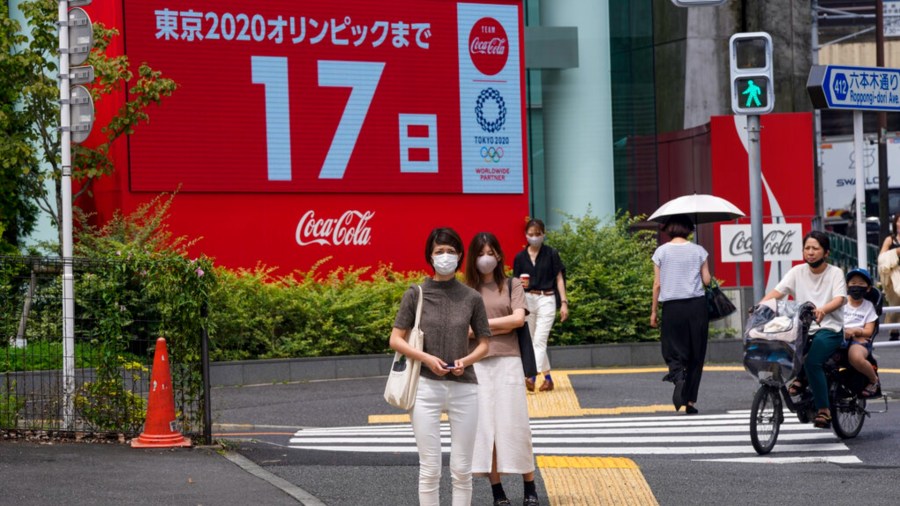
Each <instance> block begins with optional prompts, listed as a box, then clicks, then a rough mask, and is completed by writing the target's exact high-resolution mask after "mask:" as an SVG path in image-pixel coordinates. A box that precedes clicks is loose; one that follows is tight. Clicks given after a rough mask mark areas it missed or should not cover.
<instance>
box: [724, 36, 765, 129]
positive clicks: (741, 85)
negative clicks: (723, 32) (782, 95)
mask: <svg viewBox="0 0 900 506" xmlns="http://www.w3.org/2000/svg"><path fill="white" fill-rule="evenodd" d="M728 49H729V56H730V60H731V109H732V111H734V113H735V114H753V115H756V114H765V113H768V112H772V109H773V108H774V106H775V93H774V90H773V87H772V68H773V64H772V38H771V37H770V36H769V34H768V33H765V32H750V33H736V34H734V35H732V36H731V39H730V40H729V41H728Z"/></svg>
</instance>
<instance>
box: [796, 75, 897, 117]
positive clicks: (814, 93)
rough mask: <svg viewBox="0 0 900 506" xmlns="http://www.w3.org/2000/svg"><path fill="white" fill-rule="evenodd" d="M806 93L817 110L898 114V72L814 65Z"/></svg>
mask: <svg viewBox="0 0 900 506" xmlns="http://www.w3.org/2000/svg"><path fill="white" fill-rule="evenodd" d="M806 90H807V91H808V92H809V97H810V99H812V103H813V106H814V107H815V108H816V109H850V110H865V111H887V112H900V69H888V68H882V67H844V66H840V65H814V66H813V67H812V69H811V70H810V71H809V79H808V80H807V82H806Z"/></svg>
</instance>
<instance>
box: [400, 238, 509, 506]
mask: <svg viewBox="0 0 900 506" xmlns="http://www.w3.org/2000/svg"><path fill="white" fill-rule="evenodd" d="M464 256H465V255H464V251H463V243H462V239H460V237H459V234H457V233H456V232H455V231H454V230H453V229H450V228H436V229H434V230H432V231H431V234H430V235H429V236H428V240H427V241H426V242H425V262H426V263H428V265H429V266H431V268H433V269H434V277H432V278H426V279H425V282H424V283H422V316H421V320H420V322H419V327H420V328H421V329H422V332H423V333H424V336H425V338H424V342H425V346H424V349H423V350H421V351H420V350H417V349H415V348H413V347H412V346H410V345H409V343H408V342H407V335H408V334H409V330H410V329H412V327H413V325H415V320H416V303H417V301H418V297H419V293H418V290H417V288H416V287H414V286H413V287H410V289H409V290H407V291H406V293H404V294H403V300H402V301H401V303H400V310H399V311H398V312H397V317H396V319H395V320H394V328H393V330H392V331H391V339H390V346H391V349H393V350H394V351H398V352H400V353H402V354H404V355H406V356H407V357H408V358H410V359H413V360H418V361H420V362H421V363H422V369H421V373H420V374H421V376H420V378H419V387H418V390H417V393H416V403H415V405H414V406H413V408H412V410H411V411H410V418H411V420H412V428H413V434H414V435H415V438H416V447H417V448H418V450H419V504H420V505H422V506H438V505H439V504H440V496H439V489H440V482H441V465H442V463H441V412H442V411H446V412H447V417H448V418H449V420H450V432H451V439H450V475H451V483H452V485H453V502H452V504H453V506H468V505H469V504H471V503H472V452H473V450H474V449H475V435H476V432H477V428H478V380H477V376H476V373H475V370H474V368H472V367H471V366H472V365H473V364H474V363H475V362H478V361H479V360H481V358H482V357H484V355H485V354H486V353H487V351H488V338H489V337H490V335H491V331H490V326H489V324H488V318H487V313H486V312H485V309H484V302H483V301H482V299H481V295H479V294H478V292H476V291H475V290H473V289H471V288H469V287H467V286H466V285H464V284H462V283H460V282H459V281H457V280H456V271H457V270H458V269H459V267H460V265H462V262H463V258H464ZM470 328H471V329H472V331H473V334H474V336H475V337H474V338H473V340H474V341H475V342H474V343H471V344H472V345H471V346H470V338H469V329H470Z"/></svg>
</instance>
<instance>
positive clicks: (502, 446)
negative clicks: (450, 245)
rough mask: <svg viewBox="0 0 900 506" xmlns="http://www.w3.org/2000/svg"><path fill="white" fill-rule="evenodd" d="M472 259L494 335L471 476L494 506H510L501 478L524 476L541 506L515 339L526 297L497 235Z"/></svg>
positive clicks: (471, 276) (473, 279)
mask: <svg viewBox="0 0 900 506" xmlns="http://www.w3.org/2000/svg"><path fill="white" fill-rule="evenodd" d="M468 255H469V256H468V258H467V259H466V284H467V285H469V286H470V287H472V288H474V289H475V290H478V292H479V293H481V297H482V298H483V299H484V305H485V309H486V310H487V315H488V324H490V327H491V335H492V337H491V339H490V340H489V341H488V353H487V356H486V357H485V358H484V359H482V360H481V361H480V362H478V363H477V364H475V372H476V374H477V375H478V432H477V434H476V435H475V453H474V457H473V459H472V473H473V474H474V475H476V476H487V477H488V479H489V480H490V483H491V491H492V492H493V495H494V506H505V505H509V504H511V503H510V501H509V499H508V498H507V497H506V492H505V491H504V490H503V485H502V483H501V482H500V475H501V474H521V475H522V480H523V482H524V488H525V494H524V495H525V501H524V504H525V506H538V504H540V502H539V500H538V496H537V490H536V488H535V485H534V452H533V450H532V446H531V426H530V424H529V421H528V401H527V399H526V398H525V389H524V388H522V377H523V376H524V375H525V372H524V369H523V368H522V357H521V355H520V354H519V340H518V337H517V336H516V329H518V328H519V327H521V326H522V325H524V324H525V314H526V312H527V310H526V303H525V291H524V290H523V288H522V282H521V281H520V280H519V279H518V278H507V276H506V274H505V272H504V270H503V260H504V257H503V251H502V250H501V249H500V241H498V240H497V237H496V236H494V234H491V233H489V232H481V233H479V234H477V235H476V236H475V237H474V238H473V239H472V242H471V243H469V251H468Z"/></svg>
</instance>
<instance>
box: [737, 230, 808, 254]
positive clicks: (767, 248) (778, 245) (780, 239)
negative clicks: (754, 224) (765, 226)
mask: <svg viewBox="0 0 900 506" xmlns="http://www.w3.org/2000/svg"><path fill="white" fill-rule="evenodd" d="M794 235H796V234H795V232H794V231H793V230H771V231H769V233H768V234H766V238H765V240H764V241H763V256H781V257H790V256H791V253H792V252H793V247H794V244H793V241H792V238H793V237H794ZM752 247H753V238H752V237H751V236H750V235H749V234H745V233H744V231H740V232H738V233H737V234H735V235H734V237H732V238H731V243H730V244H729V245H728V252H729V253H731V254H732V255H733V256H740V255H746V256H752V255H753V251H752Z"/></svg>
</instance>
